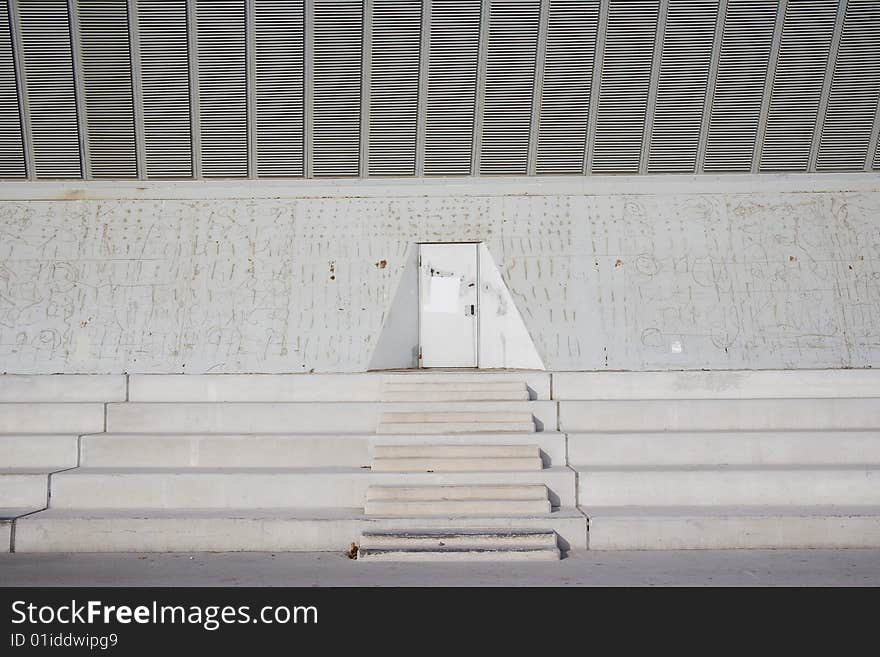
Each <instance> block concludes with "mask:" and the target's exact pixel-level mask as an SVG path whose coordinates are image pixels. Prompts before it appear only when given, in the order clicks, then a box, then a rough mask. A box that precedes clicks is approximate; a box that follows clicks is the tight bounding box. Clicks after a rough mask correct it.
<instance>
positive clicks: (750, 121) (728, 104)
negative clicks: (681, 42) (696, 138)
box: [703, 0, 777, 171]
mask: <svg viewBox="0 0 880 657" xmlns="http://www.w3.org/2000/svg"><path fill="white" fill-rule="evenodd" d="M776 12H777V0H747V1H745V0H731V1H730V2H728V4H727V14H726V16H725V17H724V30H723V33H722V38H721V53H720V59H719V62H718V75H717V76H716V80H715V95H714V97H713V98H712V110H711V113H710V115H709V134H708V137H707V143H706V158H705V162H704V164H703V170H704V171H751V168H752V158H753V156H754V152H755V141H756V139H757V134H758V120H759V117H760V114H761V103H762V99H763V96H764V82H765V79H766V77H767V67H768V64H769V60H770V47H771V45H772V42H773V31H774V27H775V24H776Z"/></svg>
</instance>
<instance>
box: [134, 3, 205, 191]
mask: <svg viewBox="0 0 880 657" xmlns="http://www.w3.org/2000/svg"><path fill="white" fill-rule="evenodd" d="M137 20H138V35H139V38H138V44H139V46H140V63H141V87H142V96H143V104H144V147H145V151H146V155H147V162H146V165H147V172H146V173H147V178H189V177H191V176H192V134H191V120H190V101H189V63H188V62H189V59H188V58H189V46H188V44H187V32H186V30H187V25H186V0H138V2H137Z"/></svg>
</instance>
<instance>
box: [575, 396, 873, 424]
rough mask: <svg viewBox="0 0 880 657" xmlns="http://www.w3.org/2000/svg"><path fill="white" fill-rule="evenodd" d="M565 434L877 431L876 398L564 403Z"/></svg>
mask: <svg viewBox="0 0 880 657" xmlns="http://www.w3.org/2000/svg"><path fill="white" fill-rule="evenodd" d="M559 426H560V428H561V430H562V431H567V432H579V431H630V432H637V431H763V430H766V431H784V430H801V429H803V430H808V431H809V430H817V429H876V428H877V427H880V403H878V402H877V400H876V399H742V400H707V399H704V400H699V399H698V400H693V399H685V400H680V399H679V400H675V399H672V400H651V401H562V402H559Z"/></svg>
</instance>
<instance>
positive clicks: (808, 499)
mask: <svg viewBox="0 0 880 657" xmlns="http://www.w3.org/2000/svg"><path fill="white" fill-rule="evenodd" d="M576 469H577V471H578V489H579V490H578V499H579V500H580V504H582V505H584V506H590V507H592V506H642V505H644V506H679V505H684V506H687V505H693V506H713V505H716V506H723V505H766V504H769V505H788V504H790V505H822V504H829V505H836V504H842V505H880V465H785V466H678V467H676V466H644V467H624V466H608V467H601V468H600V467H592V468H582V467H578V468H576Z"/></svg>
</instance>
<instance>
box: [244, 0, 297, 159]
mask: <svg viewBox="0 0 880 657" xmlns="http://www.w3.org/2000/svg"><path fill="white" fill-rule="evenodd" d="M255 10H256V11H255V18H256V23H255V29H256V40H257V42H256V59H257V110H256V111H257V172H258V175H259V176H261V177H275V176H301V175H303V154H304V149H303V137H304V136H303V125H304V114H303V109H304V104H303V87H304V60H303V45H304V42H305V32H304V29H303V24H304V22H303V21H304V8H303V0H285V1H278V0H258V1H257V2H256V4H255Z"/></svg>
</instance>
